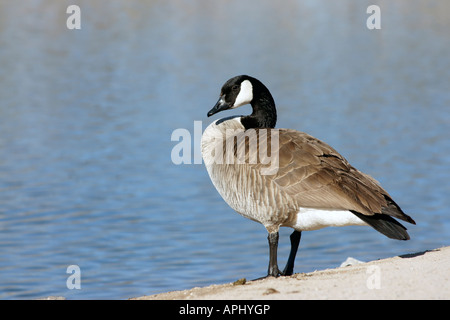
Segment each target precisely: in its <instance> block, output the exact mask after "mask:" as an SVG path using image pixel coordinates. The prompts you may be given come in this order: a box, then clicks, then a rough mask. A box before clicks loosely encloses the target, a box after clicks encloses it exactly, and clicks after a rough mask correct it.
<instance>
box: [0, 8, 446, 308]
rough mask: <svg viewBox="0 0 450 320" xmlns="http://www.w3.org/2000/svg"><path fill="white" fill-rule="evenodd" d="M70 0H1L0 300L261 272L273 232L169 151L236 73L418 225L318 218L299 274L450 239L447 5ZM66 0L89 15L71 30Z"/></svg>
mask: <svg viewBox="0 0 450 320" xmlns="http://www.w3.org/2000/svg"><path fill="white" fill-rule="evenodd" d="M73 2H74V1H51V0H41V1H38V0H35V1H34V0H25V1H21V2H20V4H19V3H15V2H12V1H0V65H1V67H0V298H1V299H34V298H40V297H46V296H50V295H53V296H64V297H66V298H68V299H126V298H130V297H136V296H141V295H145V294H153V293H159V292H164V291H169V290H179V289H186V288H191V287H193V286H203V285H208V284H215V283H225V282H230V281H234V280H236V279H238V278H242V277H246V278H247V279H253V278H257V277H260V276H263V275H264V274H265V272H266V270H267V263H268V248H267V240H266V236H267V234H266V231H265V229H264V227H263V226H261V225H259V224H257V223H254V222H252V221H250V220H246V219H244V218H242V217H241V216H239V215H238V214H236V213H234V212H233V211H232V210H231V209H230V208H229V207H228V206H227V205H226V204H225V203H224V202H223V200H222V199H221V198H220V196H219V195H218V194H217V192H216V191H215V189H214V187H213V186H212V184H211V182H210V180H209V177H208V175H207V173H206V170H205V168H204V166H203V165H202V164H193V163H192V164H182V165H175V164H174V163H173V162H172V159H171V151H172V148H173V147H174V146H175V145H176V144H177V143H178V142H177V141H172V140H171V135H172V132H173V131H174V130H176V129H178V128H184V129H187V130H188V131H189V132H190V133H191V140H192V142H194V141H198V140H197V139H198V136H195V135H194V121H202V128H203V129H204V128H206V126H207V125H208V124H209V123H210V122H211V121H212V120H214V119H217V117H220V116H228V115H232V114H234V113H235V112H233V111H230V112H226V113H223V114H219V115H218V116H217V117H213V118H214V119H210V118H206V112H207V111H208V110H209V109H210V108H211V107H212V106H213V105H214V103H215V102H216V100H217V98H218V94H219V90H220V87H221V86H222V84H223V82H224V81H226V80H227V79H228V78H230V77H232V76H234V75H237V74H243V73H246V74H250V75H253V76H255V77H257V78H259V79H260V80H262V81H263V82H264V83H265V84H266V85H267V86H268V87H269V88H270V90H271V91H272V93H273V96H274V98H275V100H276V102H277V105H278V115H279V120H278V127H288V128H294V129H297V130H301V131H306V132H308V133H310V134H312V135H314V136H316V137H318V138H320V139H322V140H324V141H326V142H328V143H329V144H331V145H332V146H334V147H335V148H336V149H337V150H338V151H339V152H340V153H342V154H343V155H344V156H345V157H346V158H347V159H348V160H349V161H350V162H351V163H352V164H353V165H354V166H355V167H357V168H359V169H360V170H362V171H364V172H366V173H369V174H371V175H373V176H374V177H375V178H376V179H377V180H379V181H380V182H381V183H382V185H383V186H384V187H385V188H386V189H387V190H388V191H389V192H390V193H391V195H392V196H393V197H394V199H395V200H396V201H397V202H398V203H399V204H400V205H401V206H402V208H403V209H404V211H405V212H407V213H408V214H410V215H411V216H412V217H413V218H414V219H415V220H416V222H417V226H408V227H409V232H410V235H411V238H412V239H411V240H410V241H407V242H400V241H394V240H390V239H387V238H385V237H384V236H382V235H381V234H379V233H377V232H376V231H373V230H371V229H368V228H362V227H346V228H327V229H323V230H319V231H315V232H305V233H304V234H303V237H302V243H301V245H300V251H299V254H298V257H297V260H296V270H295V271H296V272H309V271H313V270H316V269H324V268H331V267H336V266H338V265H339V264H340V263H341V262H342V261H344V260H345V259H346V258H347V257H348V256H352V257H354V258H357V259H359V260H363V261H368V260H373V259H379V258H385V257H390V256H393V255H399V254H405V253H411V252H417V251H422V250H427V249H433V248H437V247H441V246H444V245H450V236H449V234H450V221H449V219H448V218H447V217H448V213H449V211H448V208H449V207H450V185H449V181H450V156H449V155H450V130H449V129H450V90H449V88H450V73H449V70H450V55H449V54H448V51H449V49H450V37H449V35H448V30H449V29H450V19H449V15H450V3H449V2H448V1H446V0H436V1H412V0H397V1H394V2H392V3H391V2H386V1H381V2H379V5H380V7H381V15H382V16H381V26H382V28H381V30H372V31H371V30H368V29H367V27H366V19H367V17H368V16H369V15H368V14H367V13H366V9H367V7H368V6H369V5H370V4H374V3H372V2H370V1H351V0H348V1H339V2H331V1H317V0H314V1H294V0H292V1H283V2H282V3H280V2H278V1H261V0H258V1H256V0H253V1H234V0H233V1H198V0H191V1H181V0H180V1H175V0H171V1H145V2H144V1H137V0H133V1H130V0H127V1H106V0H104V1H95V2H93V1H76V3H73ZM70 4H78V5H79V6H80V8H81V30H68V29H67V27H66V19H67V18H68V17H69V15H68V14H66V9H67V7H68V6H69V5H70ZM249 112H250V108H249V107H248V106H247V107H243V108H241V109H240V110H238V113H249ZM193 155H194V146H193V147H192V162H193V161H194V158H193ZM289 233H290V230H288V229H282V231H281V236H280V249H279V263H280V265H283V264H284V262H285V259H286V258H287V254H288V251H289V239H288V235H289ZM69 265H78V266H79V267H80V270H81V278H80V282H81V289H79V290H77V289H73V290H70V289H68V287H67V286H66V280H67V279H68V277H69V276H70V275H69V274H67V273H66V270H67V267H68V266H69ZM442 267H445V268H449V267H450V266H442Z"/></svg>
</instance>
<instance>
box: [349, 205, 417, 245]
mask: <svg viewBox="0 0 450 320" xmlns="http://www.w3.org/2000/svg"><path fill="white" fill-rule="evenodd" d="M351 212H352V213H353V214H354V215H356V216H357V217H358V218H360V219H361V220H362V221H364V222H365V223H367V224H368V225H370V226H371V227H372V228H374V229H375V230H377V231H378V232H381V233H382V234H384V235H385V236H387V237H388V238H391V239H396V240H409V234H408V233H407V232H406V228H405V227H404V226H402V225H401V224H400V223H399V222H398V221H397V220H395V219H394V218H392V217H390V216H388V215H385V214H374V215H372V216H366V215H364V214H362V213H359V212H356V211H351Z"/></svg>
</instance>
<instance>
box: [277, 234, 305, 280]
mask: <svg viewBox="0 0 450 320" xmlns="http://www.w3.org/2000/svg"><path fill="white" fill-rule="evenodd" d="M301 237H302V233H301V231H296V230H295V231H294V232H292V234H291V236H290V239H291V252H290V253H289V259H288V261H287V263H286V267H284V270H283V272H282V273H281V275H283V276H291V275H292V274H293V273H294V261H295V255H296V254H297V250H298V245H299V244H300V238H301Z"/></svg>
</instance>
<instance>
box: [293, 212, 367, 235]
mask: <svg viewBox="0 0 450 320" xmlns="http://www.w3.org/2000/svg"><path fill="white" fill-rule="evenodd" d="M367 225H368V224H367V223H365V222H364V221H362V220H361V219H359V218H358V217H357V216H356V215H354V214H353V213H351V212H350V211H347V210H322V209H311V208H300V210H299V212H298V214H297V221H296V222H295V225H293V226H290V227H292V228H294V229H295V230H298V231H311V230H318V229H322V228H325V227H344V226H367Z"/></svg>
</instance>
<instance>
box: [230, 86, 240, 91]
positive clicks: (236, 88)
mask: <svg viewBox="0 0 450 320" xmlns="http://www.w3.org/2000/svg"><path fill="white" fill-rule="evenodd" d="M231 90H233V91H234V92H236V91H238V90H239V86H238V85H234V86H232V87H231Z"/></svg>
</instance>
